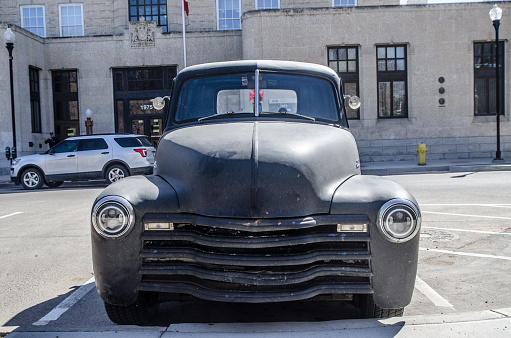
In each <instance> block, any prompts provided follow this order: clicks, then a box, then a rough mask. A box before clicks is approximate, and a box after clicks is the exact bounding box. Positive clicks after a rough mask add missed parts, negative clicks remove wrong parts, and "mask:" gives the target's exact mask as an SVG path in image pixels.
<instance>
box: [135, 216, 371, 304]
mask: <svg viewBox="0 0 511 338" xmlns="http://www.w3.org/2000/svg"><path fill="white" fill-rule="evenodd" d="M144 222H172V223H173V228H174V230H172V231H161V230H157V231H154V230H153V231H147V230H146V231H145V232H144V233H143V235H142V242H143V248H142V251H141V253H140V256H141V260H142V265H141V269H140V274H141V283H140V285H139V290H141V291H157V292H168V293H174V294H176V293H182V294H189V295H192V296H195V297H198V298H202V299H208V300H217V301H231V302H271V301H291V300H301V299H307V298H311V297H314V296H318V295H346V294H368V293H372V289H371V282H370V281H371V277H372V272H371V269H370V260H371V254H370V249H369V248H370V245H369V234H368V233H367V232H338V231H337V229H338V225H339V224H368V222H369V221H368V218H367V217H366V216H363V215H362V216H336V215H332V216H330V215H322V216H313V217H306V218H296V219H262V220H252V219H250V220H237V219H219V218H210V217H202V216H193V215H182V214H175V215H146V216H145V217H144Z"/></svg>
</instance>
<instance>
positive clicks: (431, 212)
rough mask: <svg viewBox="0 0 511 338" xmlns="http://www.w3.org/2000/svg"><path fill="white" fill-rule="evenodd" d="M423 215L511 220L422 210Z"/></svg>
mask: <svg viewBox="0 0 511 338" xmlns="http://www.w3.org/2000/svg"><path fill="white" fill-rule="evenodd" d="M421 213H423V214H436V215H448V216H462V217H478V218H491V219H505V220H511V217H499V216H484V215H483V216H481V215H467V214H452V213H449V212H434V211H423V210H421Z"/></svg>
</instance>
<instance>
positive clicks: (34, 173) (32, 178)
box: [20, 168, 44, 190]
mask: <svg viewBox="0 0 511 338" xmlns="http://www.w3.org/2000/svg"><path fill="white" fill-rule="evenodd" d="M20 183H21V185H22V186H23V188H25V189H28V190H34V189H40V188H41V187H42V186H43V184H44V178H43V174H42V173H41V171H40V170H39V169H36V168H29V169H25V170H23V172H22V173H21V180H20Z"/></svg>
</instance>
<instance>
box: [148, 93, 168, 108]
mask: <svg viewBox="0 0 511 338" xmlns="http://www.w3.org/2000/svg"><path fill="white" fill-rule="evenodd" d="M165 99H169V100H170V96H164V97H160V96H158V97H155V98H154V99H151V100H149V101H151V102H152V103H153V108H154V109H156V110H162V109H163V107H165Z"/></svg>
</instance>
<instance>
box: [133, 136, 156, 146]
mask: <svg viewBox="0 0 511 338" xmlns="http://www.w3.org/2000/svg"><path fill="white" fill-rule="evenodd" d="M137 139H138V140H139V141H140V143H142V145H143V146H145V147H152V146H153V145H152V144H151V142H150V141H149V140H148V139H147V136H139V137H137Z"/></svg>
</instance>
